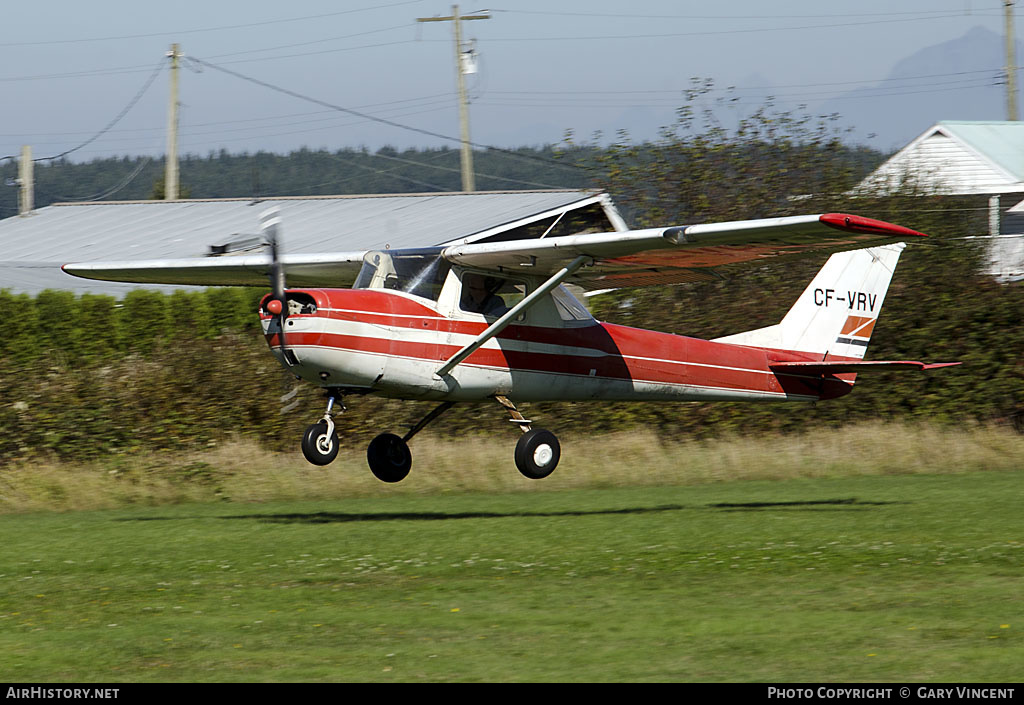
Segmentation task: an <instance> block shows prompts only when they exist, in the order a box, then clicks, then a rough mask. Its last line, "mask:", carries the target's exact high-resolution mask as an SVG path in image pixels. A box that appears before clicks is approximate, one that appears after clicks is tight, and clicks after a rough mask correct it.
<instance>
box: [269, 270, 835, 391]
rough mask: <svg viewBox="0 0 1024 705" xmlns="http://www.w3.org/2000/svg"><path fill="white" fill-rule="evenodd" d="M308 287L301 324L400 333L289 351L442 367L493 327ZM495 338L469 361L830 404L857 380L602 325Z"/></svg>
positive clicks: (388, 299)
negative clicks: (456, 338) (776, 366)
mask: <svg viewBox="0 0 1024 705" xmlns="http://www.w3.org/2000/svg"><path fill="white" fill-rule="evenodd" d="M304 291H306V292H307V293H310V294H314V295H315V297H316V299H317V302H318V305H319V306H320V309H319V310H318V311H317V313H315V314H307V315H301V316H293V317H292V318H296V319H300V318H303V319H308V318H330V319H332V320H338V321H351V322H354V323H363V324H372V325H377V326H385V327H388V328H391V329H392V330H391V331H388V333H387V334H386V335H382V336H379V337H375V336H366V335H353V334H345V333H336V332H288V333H287V342H288V345H289V346H292V345H294V346H316V347H326V348H334V349H339V350H349V351H353V352H363V353H369V354H377V355H389V356H396V357H402V358H407V359H418V360H424V361H430V362H438V363H440V362H442V361H444V360H447V359H449V358H450V357H451V356H452V355H454V354H455V353H456V352H458V351H459V350H460V349H461V347H462V345H463V344H464V342H459V343H451V344H450V343H449V342H448V341H447V339H446V334H448V333H454V334H459V335H464V336H472V337H475V336H478V335H479V334H480V333H482V332H483V331H484V330H485V329H486V328H487V326H488V325H489V323H488V322H481V321H473V320H457V319H451V318H446V317H444V316H443V315H441V314H440V313H438V312H437V311H436V310H433V309H431V308H429V307H427V306H424V305H422V304H420V303H419V302H417V301H414V300H411V299H409V298H406V297H403V296H401V295H395V294H392V293H388V292H380V291H369V290H327V289H323V290H314V291H308V290H304ZM264 318H265V319H266V318H268V317H267V316H264ZM402 329H407V330H409V332H410V333H411V332H413V331H431V332H432V333H434V335H435V336H436V341H434V342H424V341H422V340H411V339H409V338H408V337H407V336H406V335H404V334H403V332H402ZM266 337H267V342H268V343H269V344H270V346H271V347H279V345H280V343H279V341H278V339H277V336H276V335H267V336H266ZM420 337H422V336H420ZM496 340H497V342H498V345H499V347H487V346H485V347H482V348H480V349H479V350H477V351H476V352H474V353H473V354H472V355H470V356H469V358H467V359H466V361H465V362H464V363H463V364H465V365H470V366H480V367H486V368H491V369H498V370H516V371H533V372H541V373H554V374H566V375H579V376H584V377H597V378H604V379H612V380H633V381H637V382H650V383H659V384H671V385H690V386H699V387H714V388H719V389H729V390H737V391H758V392H770V393H775V394H782V393H786V394H790V395H805V396H806V395H811V396H821V397H823V398H828V397H832V396H840V395H842V394H845V393H846V392H848V391H849V389H850V384H849V383H852V381H853V377H852V375H851V376H847V375H843V377H844V381H839V380H837V379H833V378H826V379H824V380H822V379H818V378H813V377H808V376H806V375H794V374H786V373H783V374H779V375H775V374H773V373H772V372H771V370H770V369H769V367H768V365H769V363H770V362H781V361H787V362H810V361H815V360H818V357H817V356H814V355H811V354H808V353H799V352H793V351H785V350H766V349H762V348H753V347H745V346H739V345H730V344H726V343H715V342H711V341H707V340H701V339H699V338H688V337H685V336H679V335H672V334H669V333H659V332H656V331H650V330H644V329H639V328H630V327H628V326H619V325H615V324H610V323H598V322H596V321H595V322H594V323H593V325H588V326H582V327H571V328H569V327H567V328H549V327H541V326H529V325H516V324H513V325H510V326H508V327H507V328H506V329H505V330H504V331H502V332H501V333H500V334H499V335H498V336H496ZM465 342H468V340H467V341H465ZM511 342H515V343H517V345H516V346H515V347H525V348H527V349H526V350H521V349H512V347H511V346H510V345H508V344H507V343H511ZM502 343H506V345H502ZM531 344H544V345H551V346H558V347H559V348H561V349H562V350H564V352H555V351H551V350H547V351H541V350H530V349H529V348H530V345H531ZM840 359H845V358H840ZM848 382H849V383H848Z"/></svg>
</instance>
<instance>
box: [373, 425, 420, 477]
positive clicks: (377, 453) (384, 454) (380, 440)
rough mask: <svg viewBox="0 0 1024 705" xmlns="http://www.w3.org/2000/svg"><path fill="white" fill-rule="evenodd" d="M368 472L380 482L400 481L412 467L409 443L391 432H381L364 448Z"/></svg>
mask: <svg viewBox="0 0 1024 705" xmlns="http://www.w3.org/2000/svg"><path fill="white" fill-rule="evenodd" d="M366 462H367V463H369V465H370V472H372V473H373V476H374V477H376V478H377V479H378V480H380V481H381V482H401V481H402V480H404V479H405V478H406V476H407V475H408V474H409V470H410V469H412V453H410V452H409V444H408V443H406V442H405V441H403V440H402V439H401V438H399V437H398V436H396V435H395V434H393V433H382V434H380V435H379V436H377V437H376V438H374V439H373V440H372V441H370V446H369V448H367V449H366Z"/></svg>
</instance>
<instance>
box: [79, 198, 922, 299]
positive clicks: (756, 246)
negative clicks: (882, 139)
mask: <svg viewBox="0 0 1024 705" xmlns="http://www.w3.org/2000/svg"><path fill="white" fill-rule="evenodd" d="M923 236H924V233H919V232H917V231H916V230H911V229H909V228H904V227H901V226H899V225H893V224H892V223H886V222H883V221H879V220H872V219H870V218H863V217H860V216H855V215H846V214H842V213H826V214H819V215H801V216H790V217H784V218H766V219H759V220H741V221H733V222H726V223H707V224H700V225H689V226H679V227H669V228H651V229H647V230H631V231H626V232H612V233H594V234H585V235H566V236H561V237H550V238H543V237H541V238H536V239H528V240H512V241H506V242H491V243H476V244H462V245H452V246H448V247H438V248H437V251H438V253H439V254H441V255H443V256H444V257H445V259H447V260H449V261H450V262H452V263H453V264H460V265H465V266H470V267H477V268H481V269H491V270H499V271H505V272H523V273H529V274H535V275H539V276H547V275H551V274H554V273H556V272H558V271H559V270H560V269H562V268H563V267H565V266H566V265H568V264H569V263H570V262H572V261H574V260H576V259H577V258H579V257H584V258H587V266H585V267H582V268H579V269H576V270H574V271H573V273H572V275H571V276H569V277H568V278H567V281H569V282H572V283H574V284H577V285H579V286H581V287H583V288H584V289H591V290H596V289H613V288H620V287H629V286H647V285H656V284H676V283H681V282H687V281H701V280H706V279H714V278H717V277H720V276H722V274H725V273H729V272H731V271H734V270H736V269H738V268H741V267H745V266H751V265H758V264H761V263H763V262H765V261H766V260H769V259H776V258H794V257H803V256H807V255H810V254H820V253H832V252H840V251H843V250H854V249H861V248H866V247H874V246H877V245H882V244H888V243H892V242H896V241H899V240H903V239H907V238H912V237H923ZM364 254H365V253H364V252H339V253H323V254H291V255H284V256H282V257H281V264H282V266H283V268H284V271H285V274H286V275H287V279H288V284H289V286H334V287H341V286H349V285H350V284H351V283H352V282H353V281H354V280H355V278H356V275H357V274H358V272H359V269H360V267H361V265H362V258H363V255H364ZM271 266H272V261H271V257H270V256H269V255H223V256H216V257H196V258H188V259H174V260H148V261H134V262H132V261H125V262H92V263H75V264H67V265H64V267H63V269H64V271H65V272H67V273H68V274H73V275H75V276H78V277H84V278H86V279H101V280H107V281H121V282H137V283H143V284H192V285H199V286H231V285H240V286H265V285H266V284H267V281H268V277H269V274H270V270H271Z"/></svg>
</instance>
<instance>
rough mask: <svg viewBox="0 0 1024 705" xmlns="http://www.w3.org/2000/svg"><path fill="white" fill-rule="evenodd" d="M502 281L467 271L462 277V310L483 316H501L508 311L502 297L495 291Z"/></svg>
mask: <svg viewBox="0 0 1024 705" xmlns="http://www.w3.org/2000/svg"><path fill="white" fill-rule="evenodd" d="M502 283H503V282H502V281H501V280H500V279H497V278H495V277H485V276H484V275H482V274H473V273H470V272H467V273H466V274H464V275H463V277H462V304H461V306H462V310H463V311H469V312H470V313H482V314H484V315H485V316H501V315H502V314H504V313H506V312H507V311H508V306H506V305H505V301H504V299H502V298H501V297H500V296H498V295H497V294H496V293H495V292H497V290H498V289H500V288H501V285H502Z"/></svg>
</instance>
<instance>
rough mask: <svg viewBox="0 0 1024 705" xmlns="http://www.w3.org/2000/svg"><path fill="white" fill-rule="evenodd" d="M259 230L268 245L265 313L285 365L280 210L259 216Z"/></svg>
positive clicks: (284, 317)
mask: <svg viewBox="0 0 1024 705" xmlns="http://www.w3.org/2000/svg"><path fill="white" fill-rule="evenodd" d="M260 229H261V230H262V231H263V239H264V240H266V242H267V244H268V245H270V287H271V291H272V294H271V299H270V301H268V302H267V311H269V312H270V313H271V315H273V316H274V320H276V321H277V328H278V339H279V340H280V341H281V353H282V355H283V357H284V360H285V362H286V363H287V364H289V365H290V364H291V363H290V362H289V360H288V346H287V344H286V343H285V337H284V327H285V321H286V319H287V318H288V299H287V297H286V296H285V283H284V265H282V264H281V256H280V245H281V243H280V230H281V210H280V209H279V208H269V209H267V210H265V211H263V213H262V214H260Z"/></svg>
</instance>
